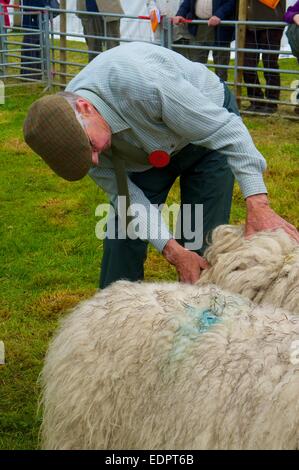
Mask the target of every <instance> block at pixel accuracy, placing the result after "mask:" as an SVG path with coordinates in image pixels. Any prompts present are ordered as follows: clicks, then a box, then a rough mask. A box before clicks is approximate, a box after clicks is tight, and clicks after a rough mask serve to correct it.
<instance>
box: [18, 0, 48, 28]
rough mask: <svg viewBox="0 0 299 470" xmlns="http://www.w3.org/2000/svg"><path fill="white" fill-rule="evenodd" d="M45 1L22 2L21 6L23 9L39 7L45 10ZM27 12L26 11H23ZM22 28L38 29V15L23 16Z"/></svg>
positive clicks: (30, 0)
mask: <svg viewBox="0 0 299 470" xmlns="http://www.w3.org/2000/svg"><path fill="white" fill-rule="evenodd" d="M47 3H48V2H47V1H46V0H23V6H24V7H40V8H45V7H46V6H47ZM25 11H28V10H27V9H26V10H24V12H25ZM22 26H23V27H24V28H32V29H38V28H39V25H38V15H36V14H35V15H28V14H26V15H24V14H23V21H22Z"/></svg>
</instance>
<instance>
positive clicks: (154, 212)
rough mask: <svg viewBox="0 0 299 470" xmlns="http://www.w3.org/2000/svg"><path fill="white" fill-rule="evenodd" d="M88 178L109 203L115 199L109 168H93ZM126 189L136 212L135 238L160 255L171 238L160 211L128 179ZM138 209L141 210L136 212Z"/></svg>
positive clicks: (112, 173)
mask: <svg viewBox="0 0 299 470" xmlns="http://www.w3.org/2000/svg"><path fill="white" fill-rule="evenodd" d="M88 174H89V176H90V177H91V178H92V179H93V180H94V181H95V182H96V184H97V185H98V186H100V187H101V188H102V189H103V190H104V191H105V192H106V193H107V194H109V196H110V198H111V202H113V203H114V205H115V202H116V199H117V182H116V177H115V173H114V170H112V169H109V168H99V167H94V168H92V169H91V170H90V171H89V173H88ZM128 189H129V194H130V203H131V206H133V208H134V205H135V209H136V210H137V212H136V213H135V215H134V214H133V217H134V216H135V217H137V218H138V222H139V224H138V234H137V236H138V237H139V238H141V239H143V240H148V241H149V242H150V243H151V244H152V245H153V246H154V247H155V248H156V249H157V250H158V251H159V252H160V253H161V252H162V251H163V248H164V247H165V245H166V243H167V242H168V241H169V240H170V239H172V238H173V236H172V234H171V233H170V231H169V230H168V228H167V227H166V224H165V223H164V221H163V217H162V213H161V211H160V210H159V209H158V208H157V207H156V206H155V205H153V204H151V203H150V201H149V200H148V198H147V197H146V196H145V194H144V193H143V191H142V190H141V189H140V188H138V186H136V184H134V183H133V182H132V181H131V180H130V178H129V177H128ZM138 207H141V209H142V210H140V211H138Z"/></svg>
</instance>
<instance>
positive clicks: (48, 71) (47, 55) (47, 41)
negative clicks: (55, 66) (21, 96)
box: [43, 11, 52, 90]
mask: <svg viewBox="0 0 299 470" xmlns="http://www.w3.org/2000/svg"><path fill="white" fill-rule="evenodd" d="M43 20H44V21H43V34H44V79H45V80H46V82H47V86H46V89H47V90H48V89H49V88H51V86H52V81H51V58H50V54H51V50H50V28H49V22H50V16H49V11H45V12H44V15H43Z"/></svg>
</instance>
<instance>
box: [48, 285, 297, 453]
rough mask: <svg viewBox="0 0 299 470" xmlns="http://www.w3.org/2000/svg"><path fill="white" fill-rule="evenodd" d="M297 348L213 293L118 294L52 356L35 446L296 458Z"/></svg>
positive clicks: (99, 305)
mask: <svg viewBox="0 0 299 470" xmlns="http://www.w3.org/2000/svg"><path fill="white" fill-rule="evenodd" d="M298 343H299V317H298V316H296V315H292V314H291V313H288V312H286V311H283V310H280V309H277V308H274V307H271V306H267V307H260V306H255V305H253V304H252V303H251V302H250V301H249V300H246V299H245V298H243V297H240V296H238V295H236V294H234V295H233V294H230V293H228V292H225V291H222V290H220V289H219V288H217V287H215V286H213V285H207V286H199V285H193V286H191V285H183V286H182V284H178V283H159V284H153V283H130V282H127V281H119V282H116V283H114V284H113V285H112V286H110V287H108V288H106V289H105V290H103V291H100V292H98V293H97V294H95V295H94V297H92V298H91V299H90V300H88V301H86V302H83V303H81V304H79V305H78V306H77V307H76V308H75V309H74V311H73V312H72V313H71V314H70V315H69V316H67V317H66V318H65V319H64V320H63V322H62V324H61V326H60V329H59V331H58V333H57V334H56V336H55V338H54V339H53V341H52V343H51V345H50V348H49V351H48V353H47V356H46V361H45V365H44V369H43V371H42V374H41V383H42V386H43V398H42V405H43V411H44V417H43V424H42V428H41V437H42V446H43V448H46V449H296V448H298V447H299V395H298V391H299V352H298ZM296 345H297V352H296V350H295V349H294V346H296Z"/></svg>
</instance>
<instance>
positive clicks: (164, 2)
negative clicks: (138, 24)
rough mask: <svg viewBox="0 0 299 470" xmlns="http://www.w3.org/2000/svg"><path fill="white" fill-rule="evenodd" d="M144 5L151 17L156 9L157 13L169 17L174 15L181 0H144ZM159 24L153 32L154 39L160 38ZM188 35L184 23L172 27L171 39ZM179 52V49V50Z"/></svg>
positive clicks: (187, 36)
mask: <svg viewBox="0 0 299 470" xmlns="http://www.w3.org/2000/svg"><path fill="white" fill-rule="evenodd" d="M145 3H146V7H147V10H148V13H149V16H150V17H151V16H152V15H153V14H154V12H155V11H156V12H157V11H158V12H159V15H161V16H167V17H168V18H171V17H173V16H175V15H176V12H177V11H178V9H179V7H180V4H181V3H182V0H145ZM160 35H161V26H159V27H158V28H157V31H156V33H155V34H154V39H155V40H160ZM189 37H190V35H189V33H188V31H187V28H186V25H183V24H182V25H177V26H175V27H174V29H173V40H174V41H176V40H178V39H181V38H189ZM179 52H180V51H179Z"/></svg>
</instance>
